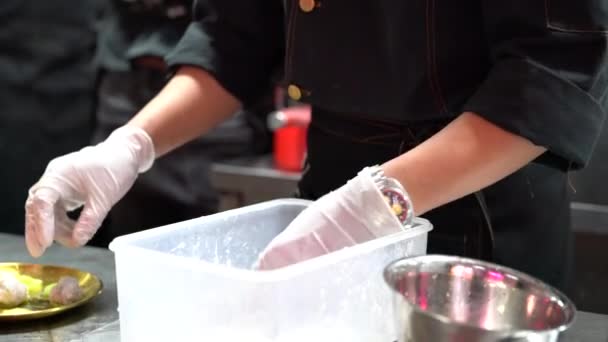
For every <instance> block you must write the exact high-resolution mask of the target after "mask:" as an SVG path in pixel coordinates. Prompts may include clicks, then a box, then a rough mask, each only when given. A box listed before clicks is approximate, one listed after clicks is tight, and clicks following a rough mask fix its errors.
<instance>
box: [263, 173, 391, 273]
mask: <svg viewBox="0 0 608 342" xmlns="http://www.w3.org/2000/svg"><path fill="white" fill-rule="evenodd" d="M401 231H403V225H402V224H401V222H399V220H398V219H397V217H396V216H395V214H394V212H393V211H392V210H391V208H390V207H389V205H388V203H387V201H386V200H385V198H384V196H383V195H382V193H381V192H380V190H379V189H378V188H377V187H376V185H375V184H374V180H373V178H372V176H371V172H370V170H369V169H368V168H365V169H364V170H362V171H361V172H359V174H358V175H357V176H356V177H355V178H353V179H351V180H350V181H348V183H347V184H346V185H344V186H342V187H341V188H339V189H338V190H336V191H333V192H331V193H329V194H327V195H325V196H323V197H321V198H319V199H318V200H317V201H315V202H314V203H312V204H311V205H310V206H309V207H308V208H306V209H305V210H304V211H303V212H302V213H301V214H300V215H298V217H296V219H295V220H294V221H293V222H292V223H291V224H290V225H289V226H288V227H287V228H286V229H285V231H283V232H282V233H281V234H279V235H278V236H277V237H276V238H275V239H274V240H272V241H271V242H270V244H269V245H268V247H266V249H265V250H264V252H262V254H261V255H260V258H259V260H258V262H257V263H256V266H255V267H256V268H258V269H262V270H269V269H276V268H279V267H283V266H287V265H290V264H293V263H296V262H299V261H303V260H306V259H310V258H314V257H317V256H321V255H323V254H327V253H330V252H333V251H336V250H339V249H342V248H344V247H349V246H353V245H355V244H359V243H362V242H365V241H369V240H373V239H375V238H378V237H382V236H387V235H390V234H394V233H398V232H401Z"/></svg>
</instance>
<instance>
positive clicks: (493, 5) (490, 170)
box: [26, 0, 608, 287]
mask: <svg viewBox="0 0 608 342" xmlns="http://www.w3.org/2000/svg"><path fill="white" fill-rule="evenodd" d="M195 17H196V19H195V21H194V22H193V23H192V24H191V25H190V26H189V28H188V30H187V31H186V33H185V35H184V36H183V38H182V40H181V42H180V43H179V45H178V47H177V48H176V49H175V50H174V51H173V53H172V54H171V55H170V56H168V57H167V63H168V64H169V65H170V66H171V68H172V70H173V72H174V73H173V77H172V79H171V81H170V82H169V83H168V84H167V86H166V87H165V88H164V89H163V90H162V91H161V92H160V94H159V95H158V96H157V97H156V98H155V99H153V100H152V101H150V102H149V103H148V104H147V106H146V107H144V108H143V109H142V110H141V111H140V112H139V114H138V115H137V116H135V117H134V118H133V119H132V120H131V121H130V122H129V123H128V124H126V125H125V126H123V127H121V128H119V129H117V130H116V131H114V132H113V133H112V135H110V137H108V139H106V140H105V141H104V142H102V143H100V144H98V145H96V146H91V147H87V148H85V149H83V150H81V151H77V152H74V153H71V154H68V155H66V156H63V157H59V158H57V159H55V160H53V161H51V162H50V164H49V165H48V167H47V170H46V171H45V173H44V174H43V176H42V178H41V179H40V180H39V182H37V183H36V184H35V185H34V186H33V187H32V188H31V190H30V194H29V198H28V200H27V203H26V207H27V214H26V215H27V224H26V235H27V236H26V237H27V245H28V248H29V250H30V252H31V254H32V255H34V256H40V255H42V254H43V252H44V250H45V248H47V247H48V246H49V245H51V243H52V241H53V240H57V241H58V242H60V243H62V244H64V245H67V246H73V247H75V246H81V245H84V244H85V243H86V242H87V241H88V240H89V239H90V238H91V237H92V236H93V235H94V234H95V232H96V230H97V228H98V227H99V225H100V223H101V221H102V220H103V218H104V216H105V215H106V213H107V212H108V211H109V210H110V208H111V207H112V205H113V204H114V203H116V202H117V201H118V200H119V199H120V198H121V197H122V196H123V195H124V194H125V193H126V192H127V191H128V190H129V188H130V186H131V185H132V184H133V182H134V181H135V179H136V178H137V176H138V174H140V173H143V172H145V171H147V170H148V169H149V168H150V167H151V166H152V164H153V162H154V160H155V158H158V157H160V156H162V155H164V154H166V153H168V152H170V151H171V150H173V149H175V148H177V147H178V146H180V145H182V144H184V143H186V142H187V141H189V140H191V139H193V138H194V137H196V136H199V135H200V134H201V133H204V132H207V131H209V130H210V129H212V128H213V127H215V126H216V125H218V124H219V123H220V122H222V121H224V120H226V119H227V118H228V117H229V116H231V114H232V113H234V112H235V111H236V110H237V109H238V108H240V107H242V106H244V105H247V104H248V103H251V102H252V101H255V100H256V98H257V97H259V96H260V95H261V94H262V93H263V91H264V89H265V88H266V87H267V86H268V83H269V80H270V79H271V77H272V76H273V75H274V74H275V73H276V72H280V73H281V74H282V76H283V79H284V81H285V85H286V86H287V89H288V93H289V95H290V96H291V97H292V98H293V99H295V100H298V101H302V102H306V103H310V104H311V105H312V108H313V113H312V122H311V127H310V131H309V137H308V144H309V145H308V151H309V152H308V153H309V154H308V160H307V163H306V168H305V171H304V173H303V176H302V180H301V182H300V184H299V194H300V196H301V197H302V198H307V199H312V200H315V202H314V203H313V204H312V205H311V207H310V208H309V209H307V210H306V211H305V212H306V215H305V217H304V221H305V223H307V224H302V225H297V226H296V227H295V228H297V229H290V228H288V229H287V230H286V231H285V232H284V233H283V234H281V235H279V236H278V237H277V239H276V240H275V241H274V242H273V243H271V248H270V249H269V250H267V251H266V252H265V254H264V255H263V256H262V258H261V264H260V265H262V266H264V265H266V266H265V267H267V268H274V267H280V266H281V265H284V264H286V262H285V260H287V263H292V262H297V261H298V260H303V259H306V258H309V257H311V256H315V255H318V254H322V253H323V252H326V251H331V250H334V249H337V248H340V247H342V246H346V245H350V244H352V243H357V242H359V241H364V240H368V239H370V238H373V237H377V236H382V235H385V234H390V233H392V232H394V230H393V229H394V223H395V222H399V223H400V224H403V227H404V229H407V226H408V225H409V222H410V221H411V216H412V215H416V216H423V217H426V218H428V219H429V220H430V221H431V222H432V223H433V225H434V231H433V232H432V233H431V234H430V240H429V244H428V252H429V253H444V254H457V255H466V256H473V257H479V258H483V259H486V260H492V261H494V262H498V263H501V264H503V265H506V266H510V267H514V268H517V269H519V270H522V271H525V272H528V273H530V274H532V275H534V276H536V277H539V278H540V279H542V280H544V281H547V282H548V283H550V284H552V285H555V286H558V287H563V286H564V279H563V278H564V274H566V273H565V270H566V269H567V265H568V260H569V251H570V228H569V191H570V186H569V182H568V172H570V171H572V170H575V169H579V168H581V167H583V166H584V165H585V164H586V163H587V161H588V160H589V157H590V155H591V153H592V150H593V146H594V143H595V141H596V139H597V136H598V132H599V131H600V127H601V125H602V123H603V120H604V115H605V105H606V102H605V100H606V96H605V94H606V90H607V81H608V74H607V73H606V71H605V70H606V66H607V65H606V58H605V56H606V53H607V52H608V49H607V46H608V45H607V38H608V8H606V6H605V5H603V2H602V1H601V0H583V1H578V2H576V3H575V2H572V1H569V0H512V1H493V2H489V1H467V2H461V1H460V2H457V1H437V0H424V1H423V0H407V1H385V0H379V1H346V0H299V1H295V0H287V1H278V0H264V1H262V0H241V1H227V0H204V1H198V2H196V4H195ZM81 205H84V209H83V211H82V214H81V216H80V218H79V220H78V221H77V222H72V221H70V220H68V219H67V217H66V216H65V215H64V212H65V211H66V210H70V209H73V208H75V207H78V206H81ZM345 223H348V224H345ZM388 228H390V229H388Z"/></svg>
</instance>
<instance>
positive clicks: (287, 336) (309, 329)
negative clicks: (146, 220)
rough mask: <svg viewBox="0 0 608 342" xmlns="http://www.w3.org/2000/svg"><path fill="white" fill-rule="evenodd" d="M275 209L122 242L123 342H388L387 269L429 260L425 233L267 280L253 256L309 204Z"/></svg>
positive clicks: (117, 247) (366, 246)
mask: <svg viewBox="0 0 608 342" xmlns="http://www.w3.org/2000/svg"><path fill="white" fill-rule="evenodd" d="M309 203H310V202H308V201H303V200H297V199H285V200H274V201H270V202H265V203H261V204H256V205H252V206H248V207H244V208H239V209H235V210H230V211H225V212H222V213H218V214H215V215H210V216H206V217H201V218H197V219H194V220H189V221H186V222H181V223H177V224H173V225H169V226H165V227H160V228H155V229H151V230H147V231H143V232H140V233H135V234H131V235H127V236H123V237H119V238H117V239H116V240H114V241H113V242H112V244H111V245H110V249H111V250H112V251H114V253H115V257H116V272H117V281H118V301H119V312H120V326H121V340H122V342H131V341H172V340H173V341H180V342H181V341H209V342H211V341H214V342H216V341H217V342H225V341H235V342H236V341H239V342H242V341H247V342H262V341H272V342H278V341H281V342H298V341H302V342H303V341H306V342H310V341H315V342H325V341H332V342H335V341H336V340H338V339H339V340H340V341H348V342H359V341H361V342H370V341H373V342H382V341H386V342H390V341H394V340H395V339H396V338H395V337H396V334H395V331H394V327H393V319H392V306H391V304H392V302H391V298H392V297H391V292H390V289H389V287H388V286H387V285H386V284H385V283H384V280H383V277H382V271H383V269H384V267H385V266H386V265H387V264H388V263H390V262H391V261H393V260H395V259H398V258H401V257H405V256H415V255H422V254H425V253H426V244H427V234H428V232H429V231H430V230H431V229H432V227H431V224H430V223H429V222H428V221H426V220H423V219H416V220H415V226H414V227H413V228H411V229H409V230H406V231H404V232H402V233H399V234H395V235H392V236H389V237H385V238H381V239H377V240H374V241H370V242H367V243H363V244H360V245H357V246H353V247H350V248H346V249H343V250H340V251H337V252H334V253H331V254H328V255H324V256H321V257H318V258H315V259H310V260H307V261H304V262H301V263H298V264H294V265H291V266H288V267H284V268H281V269H277V270H273V271H254V270H252V266H253V264H254V263H255V261H256V259H257V257H258V254H259V253H260V252H261V251H262V250H263V249H264V247H265V246H266V245H267V244H268V243H269V242H270V241H271V240H272V238H274V237H275V236H277V235H278V234H279V233H280V232H281V231H282V230H283V229H285V227H286V226H287V225H288V224H289V223H290V222H291V221H292V220H293V219H294V218H295V217H296V216H297V215H298V214H299V213H300V212H301V211H302V210H303V209H304V208H305V207H306V206H307V205H308V204H309Z"/></svg>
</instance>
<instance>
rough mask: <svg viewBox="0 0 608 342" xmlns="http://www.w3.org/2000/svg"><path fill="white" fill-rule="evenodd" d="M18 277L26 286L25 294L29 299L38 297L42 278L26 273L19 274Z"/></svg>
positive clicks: (41, 288) (41, 286)
mask: <svg viewBox="0 0 608 342" xmlns="http://www.w3.org/2000/svg"><path fill="white" fill-rule="evenodd" d="M18 279H19V281H20V282H21V283H22V284H23V285H25V286H26V287H27V295H28V297H29V298H30V299H32V298H38V297H40V295H41V294H42V290H43V287H44V285H43V281H42V279H38V278H34V277H30V276H28V275H19V277H18Z"/></svg>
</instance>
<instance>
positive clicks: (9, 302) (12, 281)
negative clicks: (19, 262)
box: [0, 273, 27, 308]
mask: <svg viewBox="0 0 608 342" xmlns="http://www.w3.org/2000/svg"><path fill="white" fill-rule="evenodd" d="M26 300H27V287H26V286H25V285H24V284H22V283H21V282H20V281H19V280H18V279H17V277H15V276H14V275H12V274H2V273H0V307H2V308H15V307H17V306H19V305H21V304H23V303H24V302H25V301H26Z"/></svg>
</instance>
